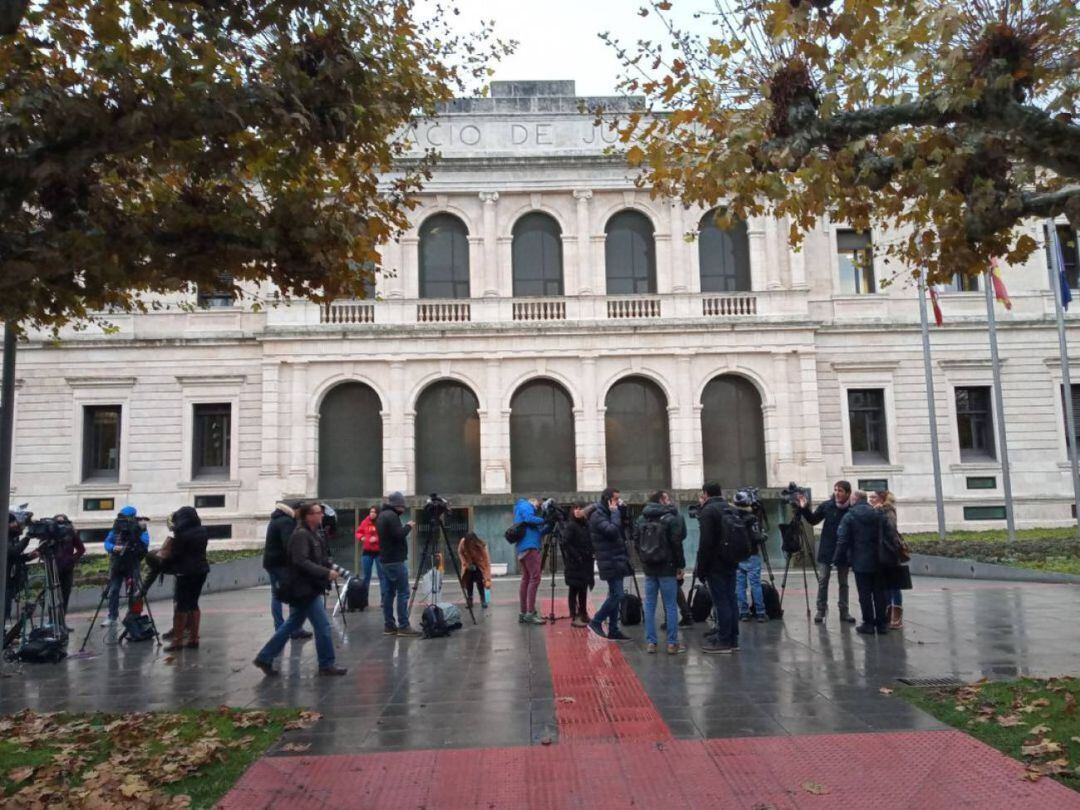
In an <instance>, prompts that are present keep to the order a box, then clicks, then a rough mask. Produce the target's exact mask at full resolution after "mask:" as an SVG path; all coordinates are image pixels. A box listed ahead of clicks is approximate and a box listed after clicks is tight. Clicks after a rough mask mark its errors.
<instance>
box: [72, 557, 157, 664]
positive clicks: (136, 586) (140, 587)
mask: <svg viewBox="0 0 1080 810" xmlns="http://www.w3.org/2000/svg"><path fill="white" fill-rule="evenodd" d="M141 564H142V561H141V560H136V563H135V569H134V570H133V571H131V572H130V573H129V574H128V576H126V577H125V580H126V584H127V600H128V613H129V614H132V613H136V612H137V611H136V610H135V608H136V607H137V606H142V607H145V608H146V615H147V617H148V618H149V619H150V627H151V628H152V629H153V631H154V641H156V642H157V643H158V644H159V645H160V644H161V636H160V635H159V634H158V629H157V622H155V621H154V613H153V611H152V610H150V600H149V599H148V598H147V595H146V594H147V592H148V591H149V590H150V585H151V584H152V583H153V581H154V578H155V577H156V576H158V574H157V573H151V574H150V575H149V576H148V577H147V578H146V579H145V580H143V579H142V578H141V577H140V576H139V568H140V567H141ZM111 584H112V574H111V572H110V574H109V581H108V582H106V583H105V587H104V588H103V589H102V591H101V599H99V600H98V605H97V608H95V610H94V616H93V618H91V619H90V626H89V627H87V628H86V635H85V636H83V641H82V645H81V646H80V647H79V652H80V653H81V652H82V651H83V650H85V649H86V642H87V641H89V640H90V634H91V633H92V632H93V631H94V625H95V624H97V618H98V616H99V615H100V614H101V608H102V607H103V606H104V604H105V600H106V599H108V598H109V588H110V585H111ZM139 612H141V611H139ZM127 637H128V629H127V628H126V627H125V628H124V631H123V632H122V633H121V634H120V637H119V638H117V640H116V643H117V644H120V643H122V642H123V641H124V639H126V638H127Z"/></svg>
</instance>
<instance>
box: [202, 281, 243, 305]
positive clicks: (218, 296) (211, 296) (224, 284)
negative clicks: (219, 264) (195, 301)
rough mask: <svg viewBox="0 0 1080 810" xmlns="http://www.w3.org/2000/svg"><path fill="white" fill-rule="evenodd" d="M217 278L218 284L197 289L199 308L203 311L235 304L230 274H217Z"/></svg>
mask: <svg viewBox="0 0 1080 810" xmlns="http://www.w3.org/2000/svg"><path fill="white" fill-rule="evenodd" d="M218 278H219V279H220V281H219V283H218V284H215V285H213V286H210V287H206V286H200V287H199V296H198V297H199V306H200V307H202V308H203V309H220V308H222V307H231V306H232V305H233V303H235V300H234V298H233V276H232V273H219V274H218Z"/></svg>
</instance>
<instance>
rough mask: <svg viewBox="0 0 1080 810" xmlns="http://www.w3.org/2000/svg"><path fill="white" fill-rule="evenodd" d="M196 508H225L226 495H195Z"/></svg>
mask: <svg viewBox="0 0 1080 810" xmlns="http://www.w3.org/2000/svg"><path fill="white" fill-rule="evenodd" d="M195 508H196V509H224V508H225V496H224V495H196V496H195Z"/></svg>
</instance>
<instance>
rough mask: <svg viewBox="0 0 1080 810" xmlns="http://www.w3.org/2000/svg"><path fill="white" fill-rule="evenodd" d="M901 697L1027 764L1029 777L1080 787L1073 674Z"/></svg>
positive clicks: (1078, 684)
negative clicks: (1071, 675) (1048, 779)
mask: <svg viewBox="0 0 1080 810" xmlns="http://www.w3.org/2000/svg"><path fill="white" fill-rule="evenodd" d="M896 695H898V696H900V697H903V698H904V699H906V700H908V701H910V702H911V703H913V704H915V705H916V706H918V707H919V708H921V709H923V710H925V711H927V712H929V713H930V714H932V715H933V716H934V717H936V718H937V719H938V720H941V721H942V722H943V723H948V724H949V725H951V726H955V727H956V728H958V729H960V730H961V731H965V732H967V733H968V734H970V735H971V736H973V737H975V738H976V739H979V740H982V741H983V742H984V743H986V744H987V745H991V746H993V747H994V748H996V749H998V750H999V751H1002V752H1004V753H1006V754H1008V755H1009V756H1011V757H1013V758H1015V759H1018V760H1020V761H1021V762H1023V763H1024V764H1025V765H1026V766H1027V771H1026V772H1025V774H1024V778H1025V779H1030V780H1032V781H1036V780H1038V779H1041V778H1043V777H1044V776H1048V777H1052V778H1054V779H1057V780H1058V781H1059V782H1061V783H1062V784H1064V785H1067V786H1069V787H1071V788H1072V789H1073V790H1080V767H1078V765H1080V711H1078V710H1077V702H1078V698H1080V680H1078V679H1076V678H1071V677H1062V678H1049V679H1045V680H1043V679H1035V678H1022V679H1020V680H1016V681H1000V682H995V683H989V682H981V683H977V684H972V685H971V686H962V687H952V688H948V689H919V688H915V687H900V688H898V689H897V690H896Z"/></svg>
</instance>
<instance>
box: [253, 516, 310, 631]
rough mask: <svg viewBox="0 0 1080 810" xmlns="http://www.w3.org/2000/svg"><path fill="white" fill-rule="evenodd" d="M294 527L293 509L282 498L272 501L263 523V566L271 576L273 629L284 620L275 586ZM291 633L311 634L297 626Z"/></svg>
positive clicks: (283, 564)
mask: <svg viewBox="0 0 1080 810" xmlns="http://www.w3.org/2000/svg"><path fill="white" fill-rule="evenodd" d="M294 531H296V512H295V510H294V509H293V507H292V506H290V505H289V504H287V503H285V501H278V502H277V503H276V504H274V511H273V512H271V513H270V522H269V523H268V524H267V526H266V545H265V546H263V569H264V570H265V571H266V576H267V578H268V579H269V580H270V616H271V618H272V619H273V620H274V631H275V632H277V629H278V628H279V627H281V625H282V624H284V623H285V615H284V611H283V610H282V608H281V600H280V599H278V598H277V587H278V583H279V582H281V580H282V578H283V577H284V576H285V573H284V572H285V569H286V568H287V567H288V565H289V538H290V537H292V533H293V532H294ZM292 637H293V638H294V639H306V638H311V632H310V631H308V630H304V629H303V628H302V627H298V628H296V632H295V633H293V636H292Z"/></svg>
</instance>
